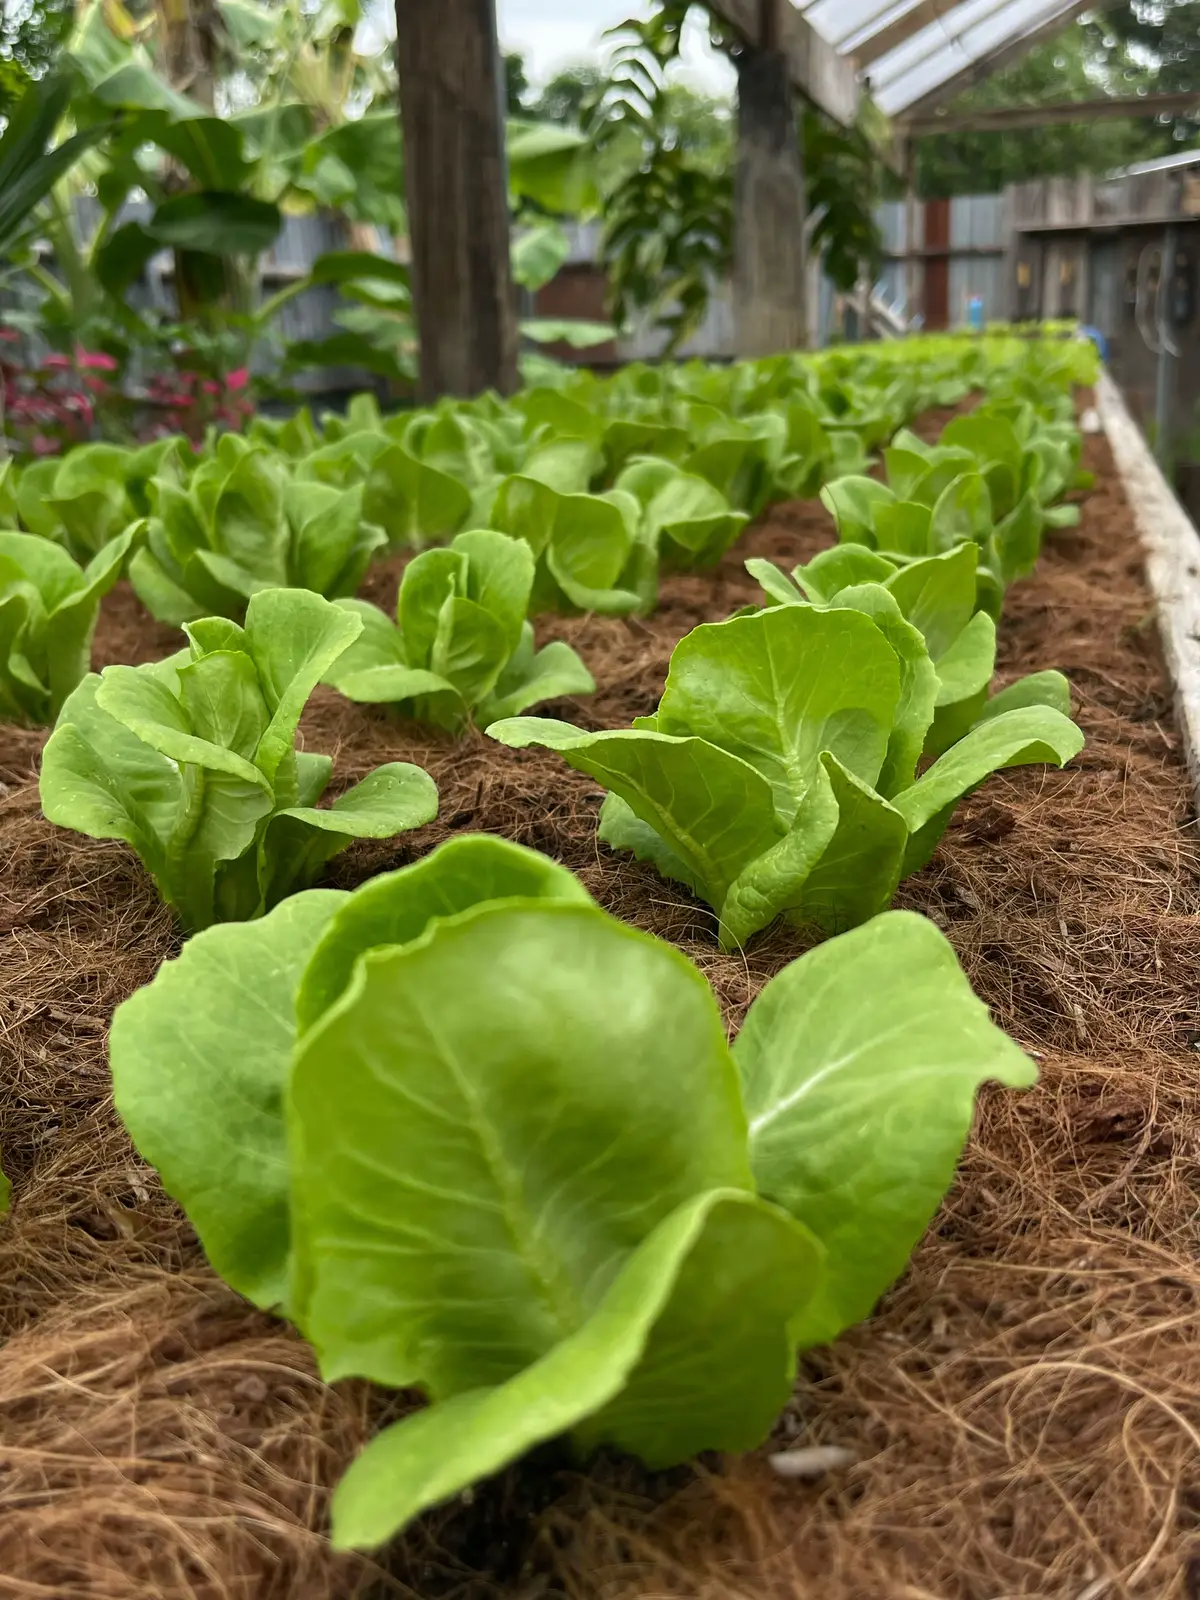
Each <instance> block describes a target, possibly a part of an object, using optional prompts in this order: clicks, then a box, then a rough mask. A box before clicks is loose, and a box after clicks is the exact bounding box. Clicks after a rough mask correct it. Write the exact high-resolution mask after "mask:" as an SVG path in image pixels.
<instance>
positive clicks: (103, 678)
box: [39, 589, 437, 931]
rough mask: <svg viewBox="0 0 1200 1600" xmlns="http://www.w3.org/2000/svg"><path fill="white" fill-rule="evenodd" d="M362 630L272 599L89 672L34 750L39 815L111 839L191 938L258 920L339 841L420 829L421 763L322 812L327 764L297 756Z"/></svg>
mask: <svg viewBox="0 0 1200 1600" xmlns="http://www.w3.org/2000/svg"><path fill="white" fill-rule="evenodd" d="M361 627H362V624H361V622H360V621H359V619H358V618H357V617H356V616H353V615H352V614H351V613H349V612H346V611H343V610H341V609H339V608H338V607H337V606H335V605H333V604H331V603H330V602H329V601H327V600H322V599H321V598H320V596H319V595H315V594H310V593H309V592H307V591H306V590H300V589H271V590H267V591H265V592H263V593H261V594H258V595H255V596H254V597H253V598H252V599H251V601H250V604H249V606H248V608H247V612H246V625H245V628H241V627H239V626H238V625H237V624H236V623H234V622H230V621H228V620H226V619H225V618H223V617H206V618H204V619H203V620H200V621H197V622H193V623H190V624H189V625H188V626H187V629H186V631H187V635H188V640H189V648H188V649H187V650H184V651H181V652H180V653H179V654H178V655H175V656H172V657H170V658H169V659H168V660H166V661H161V662H155V663H154V664H152V665H149V666H142V667H124V666H116V667H106V668H105V669H104V671H103V672H102V673H99V674H96V673H90V674H89V675H88V676H87V677H86V678H84V680H83V682H82V683H81V684H80V685H79V687H78V688H77V689H75V690H74V692H73V693H72V694H70V695H69V696H68V697H67V699H66V702H65V704H64V705H63V708H62V711H61V713H60V715H59V718H58V722H57V725H56V727H55V730H54V732H53V733H52V734H51V736H50V738H49V740H48V741H47V744H46V748H45V751H44V752H43V755H42V768H41V776H40V780H39V788H40V794H41V801H42V809H43V811H44V812H45V814H46V816H47V817H48V819H49V820H50V821H51V822H55V823H57V824H59V825H60V826H61V827H64V828H71V829H73V830H74V831H75V832H76V833H84V834H88V835H90V836H91V837H92V838H94V839H121V840H124V842H125V843H126V844H128V845H129V846H130V847H131V848H132V849H133V850H134V851H135V852H136V853H137V855H138V857H139V858H140V860H141V862H142V864H143V866H144V867H145V868H146V870H147V871H148V872H149V873H150V875H151V876H152V877H153V879H154V881H155V883H156V884H157V886H158V889H159V892H160V893H161V895H162V897H163V899H164V900H165V901H166V902H167V903H168V904H169V905H170V906H171V907H172V908H173V910H174V911H175V912H176V914H177V916H178V917H179V920H180V922H181V923H182V925H183V927H184V928H185V930H188V931H191V930H195V929H198V928H205V927H207V926H208V925H209V924H210V923H212V922H219V921H225V920H237V919H242V918H247V917H256V916H260V915H262V913H263V912H264V911H268V910H270V908H271V907H272V906H274V905H275V904H277V902H278V901H280V900H281V899H282V898H283V897H284V896H285V895H288V894H291V893H292V892H293V891H295V890H296V889H302V888H305V887H306V886H307V885H308V884H310V883H312V882H313V881H314V880H315V879H316V877H317V876H318V875H319V873H320V871H321V869H322V868H323V867H324V865H325V863H326V862H327V861H328V860H329V859H330V858H331V857H332V856H334V855H336V854H337V852H338V851H339V850H342V849H344V848H345V847H346V846H347V845H348V844H349V843H350V841H351V840H352V839H356V838H369V839H385V838H390V837H391V836H392V835H393V834H396V833H400V832H402V831H404V830H405V829H408V828H416V827H420V826H421V824H422V823H425V822H428V821H430V820H431V819H432V818H433V817H434V816H435V815H436V813H437V790H436V788H435V787H434V784H433V781H432V779H431V778H430V777H429V776H428V775H427V774H426V773H425V772H423V771H422V770H421V769H420V768H419V767H414V766H410V765H408V764H407V763H405V762H391V763H389V764H388V765H386V766H381V767H377V768H376V769H375V771H374V772H371V773H369V774H368V776H367V777H365V778H364V779H363V780H362V782H361V783H358V784H356V785H355V786H354V787H353V788H351V789H349V790H347V791H346V792H345V793H344V794H341V795H339V796H338V798H337V799H336V800H335V801H334V802H333V804H332V805H331V806H329V807H328V808H327V809H325V808H319V807H318V804H317V802H318V801H319V800H320V798H321V795H322V794H323V792H324V790H325V788H326V786H327V784H328V782H329V778H330V774H331V771H332V767H333V761H332V758H331V757H329V756H324V755H317V754H314V753H312V752H308V751H304V750H300V749H297V747H296V730H297V726H298V724H299V721H300V715H301V713H302V712H303V710H304V705H305V702H306V701H307V699H308V697H309V695H310V694H311V693H312V691H313V689H314V688H315V686H316V685H317V683H318V682H319V681H320V679H321V677H322V675H323V674H324V673H325V672H326V671H328V669H329V667H330V666H331V665H332V663H333V662H334V660H336V658H337V656H338V655H339V654H340V653H341V652H342V651H343V650H344V649H345V648H346V647H347V645H348V644H350V643H351V641H352V640H353V639H355V638H356V637H357V635H358V633H359V632H360V630H361Z"/></svg>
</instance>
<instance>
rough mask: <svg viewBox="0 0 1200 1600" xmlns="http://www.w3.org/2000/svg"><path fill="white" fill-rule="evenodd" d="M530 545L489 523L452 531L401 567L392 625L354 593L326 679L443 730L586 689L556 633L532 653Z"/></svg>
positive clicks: (586, 675) (588, 679) (352, 695)
mask: <svg viewBox="0 0 1200 1600" xmlns="http://www.w3.org/2000/svg"><path fill="white" fill-rule="evenodd" d="M534 565H535V563H534V556H533V551H532V550H531V549H530V548H529V546H528V545H527V544H526V543H525V541H524V540H523V539H510V538H509V537H508V536H507V535H506V534H503V533H496V532H495V531H494V530H492V529H489V528H477V529H473V530H471V531H470V532H467V533H460V534H459V535H458V536H457V538H455V539H453V540H451V542H450V544H449V545H448V546H447V547H446V548H445V549H440V550H426V551H424V552H423V553H422V554H421V555H419V556H414V558H413V559H412V561H410V562H409V564H408V566H407V567H406V568H405V570H404V577H403V578H402V579H401V582H400V594H399V598H398V600H397V603H396V625H395V626H394V627H393V625H392V624H391V623H390V622H389V621H388V619H387V617H386V616H385V615H384V613H383V612H382V611H380V610H379V608H378V607H377V606H373V605H369V604H368V603H367V602H366V601H362V600H343V601H342V602H341V604H342V605H343V606H344V607H345V608H346V609H347V610H349V611H351V612H352V613H353V614H354V615H355V616H357V617H359V618H361V620H362V625H363V627H362V632H361V634H360V635H359V637H358V638H357V639H356V640H355V641H354V643H353V644H351V645H350V646H349V648H348V649H347V650H345V651H344V652H343V653H342V654H341V655H340V656H339V657H338V659H337V660H336V661H335V662H334V663H333V664H332V666H331V667H330V669H329V671H328V673H327V674H326V681H327V682H328V683H330V684H332V685H333V687H334V688H335V689H337V690H339V691H340V692H341V693H342V694H344V695H345V696H346V697H347V698H348V699H350V700H365V701H383V702H386V703H388V704H391V705H402V706H406V707H407V708H408V709H409V710H410V711H412V712H413V713H414V714H415V715H416V716H418V717H421V718H423V719H425V720H427V721H430V722H434V723H437V724H438V725H439V726H441V727H445V728H459V727H461V726H462V725H463V724H464V723H466V722H467V721H469V720H470V719H472V718H474V719H475V720H476V721H478V722H480V723H481V724H482V725H485V726H486V724H487V723H489V722H493V721H495V720H496V718H498V717H512V716H517V715H519V714H520V712H522V711H524V710H526V709H527V708H528V707H529V706H532V705H537V703H538V702H539V701H541V700H555V699H558V698H559V697H560V696H562V695H571V694H591V693H592V692H593V691H594V689H595V687H596V685H595V683H594V681H593V679H592V675H591V673H590V672H589V671H588V670H587V668H586V667H585V666H584V664H583V662H582V661H581V660H580V659H579V657H578V656H577V655H576V654H575V652H574V650H572V649H571V647H570V645H569V644H564V643H562V642H561V641H560V640H555V641H554V642H553V643H551V644H548V645H545V646H543V648H542V649H541V650H535V648H534V642H533V625H532V624H531V623H530V622H527V621H526V612H527V610H528V608H529V603H530V596H531V594H532V591H533V583H534Z"/></svg>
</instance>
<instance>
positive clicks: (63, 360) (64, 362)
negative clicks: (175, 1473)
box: [42, 351, 71, 372]
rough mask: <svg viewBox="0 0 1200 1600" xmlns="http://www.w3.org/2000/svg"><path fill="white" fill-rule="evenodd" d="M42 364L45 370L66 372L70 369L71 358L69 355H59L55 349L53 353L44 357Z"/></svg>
mask: <svg viewBox="0 0 1200 1600" xmlns="http://www.w3.org/2000/svg"><path fill="white" fill-rule="evenodd" d="M42 365H43V367H45V369H46V371H47V372H67V371H69V370H70V366H71V358H70V356H63V355H59V354H58V352H57V351H55V352H54V354H52V355H48V356H47V357H46V359H45V360H44V361H43V362H42Z"/></svg>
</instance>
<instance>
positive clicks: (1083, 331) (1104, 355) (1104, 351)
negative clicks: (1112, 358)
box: [1079, 328, 1108, 362]
mask: <svg viewBox="0 0 1200 1600" xmlns="http://www.w3.org/2000/svg"><path fill="white" fill-rule="evenodd" d="M1079 337H1080V338H1081V339H1090V340H1091V341H1092V343H1093V344H1094V345H1095V346H1096V349H1097V350H1099V352H1100V359H1101V361H1104V362H1107V360H1108V340H1107V339H1106V338H1105V337H1104V335H1103V334H1102V333H1101V332H1100V329H1099V328H1080V330H1079Z"/></svg>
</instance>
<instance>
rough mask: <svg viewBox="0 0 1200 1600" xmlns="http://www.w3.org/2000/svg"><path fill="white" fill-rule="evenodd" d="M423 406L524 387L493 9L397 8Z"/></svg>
mask: <svg viewBox="0 0 1200 1600" xmlns="http://www.w3.org/2000/svg"><path fill="white" fill-rule="evenodd" d="M396 62H397V67H398V70H399V77H400V124H401V129H402V131H403V135H404V187H405V198H406V203H407V207H408V227H409V235H410V239H411V243H412V292H413V304H414V307H415V310H416V318H417V334H418V337H419V339H420V345H421V355H420V382H419V393H420V397H421V399H422V400H427V401H428V400H436V399H437V398H438V396H439V395H443V394H456V395H470V394H478V393H479V392H480V391H481V390H483V389H498V390H499V391H500V393H501V394H510V393H512V391H513V390H514V389H515V388H516V386H517V315H516V296H515V292H514V289H513V280H512V271H511V267H510V264H509V255H508V178H507V172H506V167H505V159H504V119H503V113H502V109H501V107H502V89H503V74H502V72H501V68H500V53H499V49H498V47H497V42H496V13H495V6H494V0H396Z"/></svg>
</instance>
